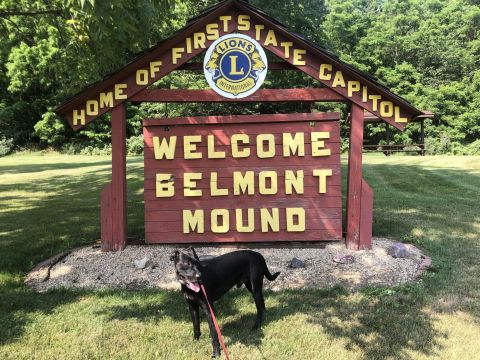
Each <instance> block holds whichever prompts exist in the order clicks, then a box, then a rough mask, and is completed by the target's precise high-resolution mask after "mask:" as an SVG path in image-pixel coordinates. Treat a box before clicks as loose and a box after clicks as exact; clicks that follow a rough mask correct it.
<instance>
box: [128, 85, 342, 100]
mask: <svg viewBox="0 0 480 360" xmlns="http://www.w3.org/2000/svg"><path fill="white" fill-rule="evenodd" d="M130 101H132V102H142V101H143V102H156V101H158V102H165V103H184V102H193V103H195V102H299V101H300V102H302V101H304V102H313V101H316V102H323V101H345V98H344V97H343V96H341V95H339V94H337V93H336V92H334V91H333V90H330V89H328V88H306V89H260V90H258V91H257V92H255V93H254V94H252V95H250V96H248V97H246V98H242V99H229V98H225V97H223V96H221V95H218V94H217V93H216V92H214V91H213V90H210V89H208V90H184V89H153V90H149V89H145V90H143V91H141V92H139V93H138V94H136V95H134V96H133V97H132V98H131V99H130Z"/></svg>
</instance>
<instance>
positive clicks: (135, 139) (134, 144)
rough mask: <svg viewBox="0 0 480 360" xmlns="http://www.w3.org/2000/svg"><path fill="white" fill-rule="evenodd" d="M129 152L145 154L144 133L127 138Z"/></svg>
mask: <svg viewBox="0 0 480 360" xmlns="http://www.w3.org/2000/svg"><path fill="white" fill-rule="evenodd" d="M127 154H128V155H141V154H143V135H137V136H132V137H131V138H129V139H127Z"/></svg>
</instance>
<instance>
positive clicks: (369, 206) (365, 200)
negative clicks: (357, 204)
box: [358, 179, 373, 250]
mask: <svg viewBox="0 0 480 360" xmlns="http://www.w3.org/2000/svg"><path fill="white" fill-rule="evenodd" d="M361 207H362V214H361V217H360V238H359V241H358V249H359V250H368V249H371V248H372V224H373V190H372V188H371V187H370V185H368V183H367V182H366V181H365V179H362V204H361Z"/></svg>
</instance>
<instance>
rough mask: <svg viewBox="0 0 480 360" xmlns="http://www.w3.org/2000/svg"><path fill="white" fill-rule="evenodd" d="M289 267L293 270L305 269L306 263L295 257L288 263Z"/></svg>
mask: <svg viewBox="0 0 480 360" xmlns="http://www.w3.org/2000/svg"><path fill="white" fill-rule="evenodd" d="M288 267H289V268H292V269H300V268H304V267H305V262H304V261H302V260H300V259H297V258H296V257H294V258H293V259H292V260H290V262H289V263H288Z"/></svg>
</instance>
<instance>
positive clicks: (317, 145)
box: [310, 131, 331, 156]
mask: <svg viewBox="0 0 480 360" xmlns="http://www.w3.org/2000/svg"><path fill="white" fill-rule="evenodd" d="M310 135H311V142H312V156H329V155H330V153H331V151H330V149H324V147H325V141H323V140H320V139H330V132H329V131H319V132H315V131H313V132H312V133H311V134H310Z"/></svg>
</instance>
